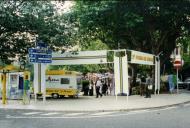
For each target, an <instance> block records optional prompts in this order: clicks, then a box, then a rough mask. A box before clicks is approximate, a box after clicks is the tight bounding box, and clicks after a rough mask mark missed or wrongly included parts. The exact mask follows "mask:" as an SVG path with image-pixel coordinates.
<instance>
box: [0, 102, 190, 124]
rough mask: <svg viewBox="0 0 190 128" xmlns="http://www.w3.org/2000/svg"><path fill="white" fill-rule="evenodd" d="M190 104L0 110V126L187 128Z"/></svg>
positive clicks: (189, 119) (189, 117)
mask: <svg viewBox="0 0 190 128" xmlns="http://www.w3.org/2000/svg"><path fill="white" fill-rule="evenodd" d="M189 127H190V104H185V105H180V106H175V107H168V108H160V109H150V110H149V109H146V110H138V111H130V112H127V111H123V112H116V111H115V112H84V113H83V112H59V111H33V110H6V109H0V128H189Z"/></svg>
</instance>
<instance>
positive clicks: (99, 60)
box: [52, 50, 107, 65]
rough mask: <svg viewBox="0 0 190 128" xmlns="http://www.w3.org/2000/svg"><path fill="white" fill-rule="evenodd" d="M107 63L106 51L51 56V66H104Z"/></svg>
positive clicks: (54, 54)
mask: <svg viewBox="0 0 190 128" xmlns="http://www.w3.org/2000/svg"><path fill="white" fill-rule="evenodd" d="M104 63H107V51H106V50H99V51H80V52H78V53H77V54H76V53H75V54H73V53H72V52H65V53H63V54H60V53H53V54H52V65H76V64H104Z"/></svg>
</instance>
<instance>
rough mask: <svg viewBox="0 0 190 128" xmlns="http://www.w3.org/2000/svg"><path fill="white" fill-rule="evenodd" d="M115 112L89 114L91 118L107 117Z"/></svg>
mask: <svg viewBox="0 0 190 128" xmlns="http://www.w3.org/2000/svg"><path fill="white" fill-rule="evenodd" d="M113 113H116V112H99V113H94V114H90V115H91V116H102V115H108V114H113Z"/></svg>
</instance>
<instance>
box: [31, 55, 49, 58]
mask: <svg viewBox="0 0 190 128" xmlns="http://www.w3.org/2000/svg"><path fill="white" fill-rule="evenodd" d="M29 58H52V55H47V54H29Z"/></svg>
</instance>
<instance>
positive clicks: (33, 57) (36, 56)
mask: <svg viewBox="0 0 190 128" xmlns="http://www.w3.org/2000/svg"><path fill="white" fill-rule="evenodd" d="M28 53H29V61H30V62H31V63H52V50H50V49H48V48H47V45H43V42H40V43H39V44H38V45H37V48H29V49H28Z"/></svg>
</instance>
